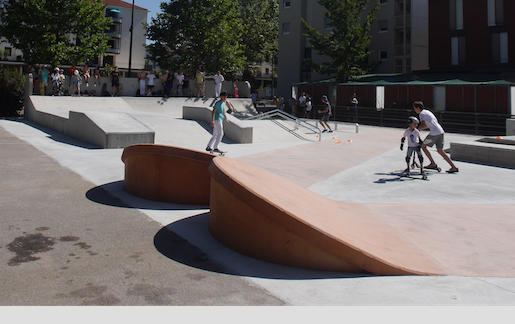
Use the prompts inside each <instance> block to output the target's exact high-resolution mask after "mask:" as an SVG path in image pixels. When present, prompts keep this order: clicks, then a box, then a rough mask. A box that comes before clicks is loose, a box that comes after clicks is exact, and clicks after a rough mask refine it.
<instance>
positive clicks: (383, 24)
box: [277, 0, 429, 97]
mask: <svg viewBox="0 0 515 324" xmlns="http://www.w3.org/2000/svg"><path fill="white" fill-rule="evenodd" d="M378 1H379V3H380V5H379V10H378V11H377V13H376V20H375V21H374V22H373V24H372V26H371V29H370V35H371V36H372V41H371V43H370V46H369V50H371V51H372V52H373V54H372V56H371V57H370V58H369V63H370V64H373V63H380V64H379V65H378V67H377V71H376V72H377V73H409V72H411V71H413V70H425V69H428V68H429V49H428V46H429V36H428V0H416V1H412V0H378ZM374 5H375V1H370V2H369V4H368V9H367V10H366V11H365V12H363V13H362V14H363V15H365V14H367V13H368V11H369V10H370V9H371V8H373V6H374ZM325 12H326V10H325V8H323V7H322V6H320V4H319V3H318V1H317V0H296V1H288V0H280V8H279V53H278V61H279V62H278V89H277V90H278V91H277V92H278V94H282V95H283V96H285V97H289V96H290V93H291V86H292V84H295V83H299V82H305V81H317V80H322V79H327V78H328V77H329V76H327V75H317V74H316V73H314V72H313V71H312V70H311V68H310V67H309V65H308V64H306V63H305V62H304V58H312V59H313V60H314V61H316V62H319V63H322V62H324V61H327V60H328V58H325V57H321V56H320V55H318V54H317V53H316V51H314V50H312V48H311V45H310V44H309V41H308V40H307V39H306V37H305V36H303V33H304V31H303V25H302V22H301V18H302V19H304V20H305V21H306V22H307V23H308V24H309V25H310V26H312V27H314V28H316V29H317V30H319V31H320V32H322V33H329V32H330V31H331V27H330V26H329V25H328V21H327V19H326V17H325Z"/></svg>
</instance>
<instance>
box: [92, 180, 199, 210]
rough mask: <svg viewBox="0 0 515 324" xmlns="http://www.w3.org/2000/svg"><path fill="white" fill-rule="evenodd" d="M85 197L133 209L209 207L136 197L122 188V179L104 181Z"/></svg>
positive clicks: (109, 204) (194, 208)
mask: <svg viewBox="0 0 515 324" xmlns="http://www.w3.org/2000/svg"><path fill="white" fill-rule="evenodd" d="M113 192H115V193H117V195H113V194H112V193H113ZM118 196H122V197H123V198H125V201H128V202H129V203H126V202H125V201H124V200H122V199H120V198H119V197H118ZM86 198H88V199H89V200H91V201H93V202H96V203H98V204H102V205H107V206H113V207H123V208H135V209H151V210H198V209H207V208H209V206H194V205H181V204H173V203H166V202H160V201H152V200H148V199H143V198H140V197H136V196H133V195H131V194H129V193H128V192H126V191H125V190H124V189H123V181H115V182H111V183H106V184H103V185H101V186H98V187H95V188H92V189H90V190H88V192H86Z"/></svg>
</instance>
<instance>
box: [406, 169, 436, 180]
mask: <svg viewBox="0 0 515 324" xmlns="http://www.w3.org/2000/svg"><path fill="white" fill-rule="evenodd" d="M417 176H420V177H417ZM401 177H404V178H411V179H421V180H428V179H427V173H426V172H425V171H421V172H418V173H417V174H413V173H412V172H410V170H409V169H406V170H404V171H403V172H402V173H401ZM428 181H429V180H428Z"/></svg>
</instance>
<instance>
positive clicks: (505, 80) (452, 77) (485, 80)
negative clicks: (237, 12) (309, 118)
mask: <svg viewBox="0 0 515 324" xmlns="http://www.w3.org/2000/svg"><path fill="white" fill-rule="evenodd" d="M311 83H314V84H330V85H334V84H338V85H349V86H350V85H372V86H377V85H514V84H515V75H514V74H506V75H503V74H492V75H486V74H473V73H471V74H461V75H460V74H456V73H407V74H402V73H398V74H365V75H360V76H357V77H355V78H353V79H351V80H349V81H348V82H346V83H340V82H337V81H336V80H335V79H334V78H332V79H325V80H320V81H314V82H299V83H295V84H294V85H296V86H299V85H307V84H311Z"/></svg>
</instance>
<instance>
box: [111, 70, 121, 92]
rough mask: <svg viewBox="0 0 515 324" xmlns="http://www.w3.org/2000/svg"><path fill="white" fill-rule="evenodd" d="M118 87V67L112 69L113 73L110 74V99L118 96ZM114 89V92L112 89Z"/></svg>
mask: <svg viewBox="0 0 515 324" xmlns="http://www.w3.org/2000/svg"><path fill="white" fill-rule="evenodd" d="M119 87H120V72H118V67H117V66H115V67H114V71H113V72H111V97H113V96H118V88H119ZM115 88H116V92H114V89H115Z"/></svg>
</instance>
